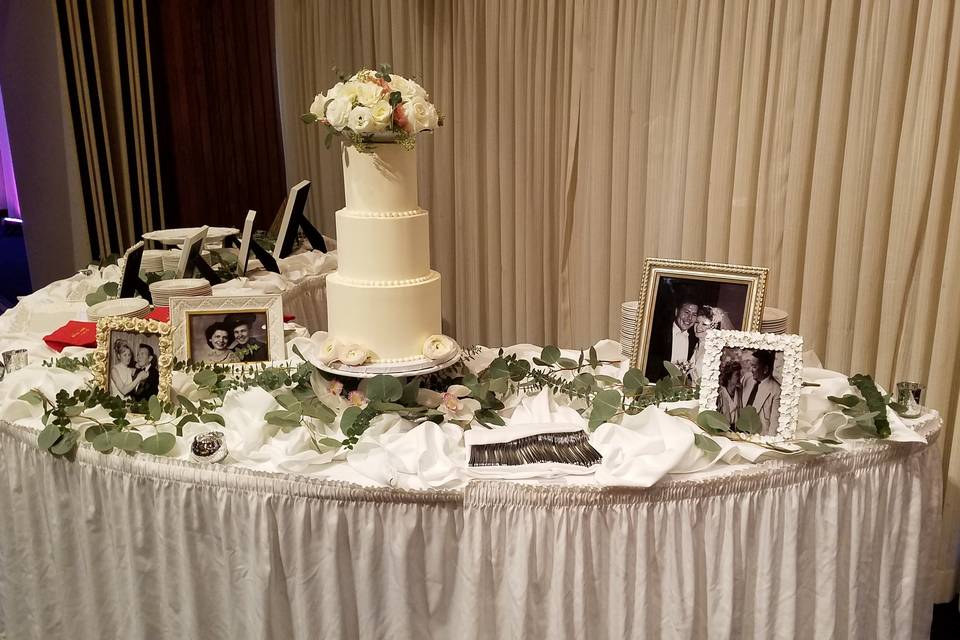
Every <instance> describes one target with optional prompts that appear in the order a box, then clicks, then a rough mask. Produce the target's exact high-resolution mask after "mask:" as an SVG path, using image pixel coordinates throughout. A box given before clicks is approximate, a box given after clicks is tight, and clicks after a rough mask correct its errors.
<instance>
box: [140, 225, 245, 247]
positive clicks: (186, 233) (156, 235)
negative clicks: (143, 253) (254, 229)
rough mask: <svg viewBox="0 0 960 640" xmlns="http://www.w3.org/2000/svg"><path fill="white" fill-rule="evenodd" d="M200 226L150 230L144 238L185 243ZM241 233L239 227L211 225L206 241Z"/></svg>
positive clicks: (162, 241)
mask: <svg viewBox="0 0 960 640" xmlns="http://www.w3.org/2000/svg"><path fill="white" fill-rule="evenodd" d="M198 231H200V227H184V228H182V229H160V230H158V231H148V232H147V233H145V234H143V239H144V240H153V241H154V242H159V243H160V244H183V243H184V241H185V240H186V239H187V238H189V237H190V236H193V235H196V233H197V232H198ZM239 233H240V230H239V229H235V228H233V227H210V228H208V229H207V238H206V241H207V242H209V241H211V240H221V241H222V240H223V239H224V238H229V237H230V236H235V235H237V234H239Z"/></svg>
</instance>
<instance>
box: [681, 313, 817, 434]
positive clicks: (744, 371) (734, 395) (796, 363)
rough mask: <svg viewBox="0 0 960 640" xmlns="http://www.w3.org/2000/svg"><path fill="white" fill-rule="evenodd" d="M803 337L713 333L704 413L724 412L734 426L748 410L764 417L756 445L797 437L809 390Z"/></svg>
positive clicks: (702, 394)
mask: <svg viewBox="0 0 960 640" xmlns="http://www.w3.org/2000/svg"><path fill="white" fill-rule="evenodd" d="M802 354H803V338H802V337H801V336H797V335H778V334H773V333H756V332H746V331H711V332H710V333H709V334H707V336H706V348H705V350H704V357H703V369H702V374H703V378H702V379H701V381H700V409H701V410H702V411H708V410H712V411H719V412H720V413H721V414H723V416H724V417H725V418H726V419H727V421H728V422H729V423H730V424H731V425H732V426H734V429H735V430H736V425H737V420H738V419H739V418H740V414H741V413H742V412H743V411H744V409H745V408H746V407H753V408H754V409H755V410H756V412H757V415H758V416H759V418H760V424H759V429H757V432H756V433H749V432H748V433H741V436H740V437H742V438H744V439H746V440H751V441H754V442H782V441H784V440H789V439H790V438H792V437H793V434H794V431H795V430H796V427H797V415H798V414H799V410H800V387H801V386H803V382H802V379H801V369H802V368H803V355H802Z"/></svg>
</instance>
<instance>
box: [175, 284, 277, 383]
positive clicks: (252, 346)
mask: <svg viewBox="0 0 960 640" xmlns="http://www.w3.org/2000/svg"><path fill="white" fill-rule="evenodd" d="M170 324H171V325H172V328H173V338H174V340H173V344H174V355H175V356H176V357H177V359H178V360H183V361H185V362H188V363H194V362H205V363H207V364H229V365H237V366H243V365H252V364H260V363H264V362H270V361H273V360H283V359H285V358H286V343H285V342H284V339H283V301H282V299H281V298H280V296H223V297H221V296H208V297H197V298H176V297H175V298H171V299H170Z"/></svg>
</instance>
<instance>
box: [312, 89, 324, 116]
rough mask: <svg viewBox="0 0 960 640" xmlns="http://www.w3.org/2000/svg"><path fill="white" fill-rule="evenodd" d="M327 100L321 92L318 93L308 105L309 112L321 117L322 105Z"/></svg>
mask: <svg viewBox="0 0 960 640" xmlns="http://www.w3.org/2000/svg"><path fill="white" fill-rule="evenodd" d="M326 101H327V96H325V95H323V94H322V93H318V94H317V97H316V98H314V99H313V104H311V105H310V113H312V114H313V115H315V116H317V117H318V118H322V117H323V105H324V103H326Z"/></svg>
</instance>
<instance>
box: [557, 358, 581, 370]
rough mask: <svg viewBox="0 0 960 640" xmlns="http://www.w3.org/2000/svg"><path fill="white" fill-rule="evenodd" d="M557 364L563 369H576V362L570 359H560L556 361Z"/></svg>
mask: <svg viewBox="0 0 960 640" xmlns="http://www.w3.org/2000/svg"><path fill="white" fill-rule="evenodd" d="M557 364H558V365H559V366H561V367H563V368H564V369H576V368H577V361H576V360H571V359H570V358H560V359H559V360H557Z"/></svg>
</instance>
